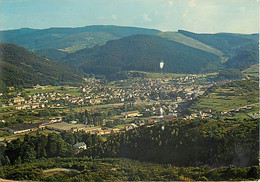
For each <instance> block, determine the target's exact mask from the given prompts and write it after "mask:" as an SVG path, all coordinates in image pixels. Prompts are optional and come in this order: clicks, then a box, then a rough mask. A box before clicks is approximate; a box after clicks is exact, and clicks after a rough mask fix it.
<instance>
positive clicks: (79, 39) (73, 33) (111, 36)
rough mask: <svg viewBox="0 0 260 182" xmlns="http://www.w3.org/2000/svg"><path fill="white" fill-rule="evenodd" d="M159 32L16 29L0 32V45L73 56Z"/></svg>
mask: <svg viewBox="0 0 260 182" xmlns="http://www.w3.org/2000/svg"><path fill="white" fill-rule="evenodd" d="M159 32H160V31H159V30H154V29H145V28H136V27H122V26H112V25H111V26H103V25H95V26H86V27H79V28H49V29H43V30H36V29H19V30H8V31H1V32H0V42H4V43H12V44H16V45H19V46H22V47H24V48H26V49H29V50H38V49H44V48H52V49H63V50H65V51H69V52H73V51H77V50H80V49H83V48H86V47H93V46H95V45H103V44H105V43H106V42H107V41H109V40H115V39H119V38H122V37H126V36H130V35H135V34H148V35H154V34H157V33H159Z"/></svg>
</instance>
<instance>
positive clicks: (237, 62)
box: [225, 51, 259, 71]
mask: <svg viewBox="0 0 260 182" xmlns="http://www.w3.org/2000/svg"><path fill="white" fill-rule="evenodd" d="M257 63H259V53H258V52H255V51H242V52H239V53H238V54H237V55H236V56H235V57H233V58H231V59H230V60H228V61H227V62H226V63H225V65H226V66H227V67H229V68H235V69H239V70H241V71H242V70H244V69H247V68H249V67H250V66H252V65H254V64H257Z"/></svg>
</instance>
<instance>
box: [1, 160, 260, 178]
mask: <svg viewBox="0 0 260 182" xmlns="http://www.w3.org/2000/svg"><path fill="white" fill-rule="evenodd" d="M63 168H65V169H73V170H74V171H71V172H55V169H63ZM48 169H54V172H47V171H48ZM258 174H259V167H258V166H252V167H245V168H236V167H232V166H229V167H221V168H218V169H213V170H212V171H211V170H210V168H209V167H189V168H186V167H175V166H172V165H170V164H168V165H160V164H154V163H146V162H139V161H134V160H129V159H111V158H105V159H93V158H88V157H84V158H72V157H70V158H52V159H39V160H37V161H35V162H30V163H24V164H16V165H13V166H4V167H0V178H5V179H13V180H34V181H35V180H37V181H71V182H72V181H97V182H99V181H192V180H196V181H208V180H214V181H230V180H237V181H244V180H247V181H248V180H257V179H258V178H259V175H258Z"/></svg>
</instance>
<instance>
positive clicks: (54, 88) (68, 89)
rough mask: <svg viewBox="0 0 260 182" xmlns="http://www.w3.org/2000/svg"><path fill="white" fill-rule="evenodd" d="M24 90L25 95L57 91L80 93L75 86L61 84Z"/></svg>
mask: <svg viewBox="0 0 260 182" xmlns="http://www.w3.org/2000/svg"><path fill="white" fill-rule="evenodd" d="M25 92H26V94H27V95H34V94H36V93H50V92H57V93H62V94H70V95H76V96H79V95H81V93H80V92H78V88H77V87H66V86H65V87H63V86H49V87H46V88H44V89H41V88H38V89H25Z"/></svg>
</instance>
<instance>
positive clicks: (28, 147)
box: [0, 132, 103, 165]
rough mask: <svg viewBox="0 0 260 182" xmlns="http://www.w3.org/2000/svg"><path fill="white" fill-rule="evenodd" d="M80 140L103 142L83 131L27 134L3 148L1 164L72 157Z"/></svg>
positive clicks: (0, 153)
mask: <svg viewBox="0 0 260 182" xmlns="http://www.w3.org/2000/svg"><path fill="white" fill-rule="evenodd" d="M78 142H85V143H86V144H87V146H88V147H90V146H95V145H98V144H99V143H101V142H103V139H102V137H100V136H97V135H94V134H93V135H90V134H86V133H83V132H77V133H70V132H68V133H61V134H56V133H51V134H49V135H47V136H46V135H43V134H39V133H37V134H36V136H31V135H25V137H24V138H23V140H21V139H19V138H18V139H15V140H12V141H11V142H10V143H7V145H6V147H2V148H1V150H0V164H1V165H14V164H21V163H24V162H33V161H34V160H36V159H41V158H51V157H71V156H73V155H74V153H75V151H74V149H73V145H74V144H76V143H78Z"/></svg>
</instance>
